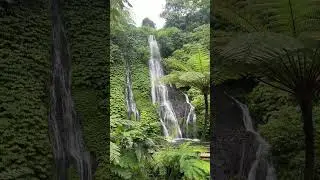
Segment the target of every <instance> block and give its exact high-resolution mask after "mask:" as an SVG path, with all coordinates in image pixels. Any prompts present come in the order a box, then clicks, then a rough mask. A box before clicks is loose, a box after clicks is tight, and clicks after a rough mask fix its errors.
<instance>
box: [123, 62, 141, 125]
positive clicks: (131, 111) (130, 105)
mask: <svg viewBox="0 0 320 180" xmlns="http://www.w3.org/2000/svg"><path fill="white" fill-rule="evenodd" d="M126 62H127V61H126ZM126 102H127V112H128V118H129V119H131V118H132V115H133V116H134V118H135V120H140V114H139V111H138V109H137V105H136V103H135V101H134V98H133V92H132V81H131V73H130V66H129V63H128V62H127V63H126Z"/></svg>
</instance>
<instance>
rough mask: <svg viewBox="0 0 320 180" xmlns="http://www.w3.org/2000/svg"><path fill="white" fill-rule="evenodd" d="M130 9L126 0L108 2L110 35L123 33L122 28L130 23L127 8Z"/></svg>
mask: <svg viewBox="0 0 320 180" xmlns="http://www.w3.org/2000/svg"><path fill="white" fill-rule="evenodd" d="M130 7H132V5H131V4H130V2H129V1H128V0H111V1H110V27H111V34H112V33H114V32H118V31H123V30H124V27H125V26H127V25H128V24H129V23H132V22H133V21H132V19H131V16H130V13H129V8H130Z"/></svg>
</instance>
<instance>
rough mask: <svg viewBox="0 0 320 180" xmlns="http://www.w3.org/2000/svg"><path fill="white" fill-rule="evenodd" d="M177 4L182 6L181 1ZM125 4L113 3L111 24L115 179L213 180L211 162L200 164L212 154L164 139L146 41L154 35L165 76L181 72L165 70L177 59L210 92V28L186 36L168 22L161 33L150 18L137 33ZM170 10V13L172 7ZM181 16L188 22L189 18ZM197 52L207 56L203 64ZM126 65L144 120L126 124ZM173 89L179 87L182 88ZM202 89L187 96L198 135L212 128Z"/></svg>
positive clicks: (200, 27)
mask: <svg viewBox="0 0 320 180" xmlns="http://www.w3.org/2000/svg"><path fill="white" fill-rule="evenodd" d="M177 2H178V3H180V4H183V2H182V1H181V2H179V1H177ZM190 2H191V1H190ZM126 3H127V1H121V0H120V1H113V2H111V9H112V12H111V17H112V19H111V24H112V25H114V28H113V29H112V30H111V31H112V32H111V37H110V39H111V54H110V59H111V67H110V93H111V94H110V95H111V97H110V111H111V118H110V122H111V127H110V128H111V141H110V162H111V172H112V173H111V179H137V180H138V179H139V180H141V179H146V180H147V179H159V180H162V179H172V180H173V179H186V180H192V179H199V180H201V179H203V180H205V179H208V178H209V162H207V161H204V160H201V158H200V152H204V151H206V150H207V148H205V147H203V146H201V145H194V144H190V143H182V144H181V145H175V144H172V143H170V142H168V141H167V140H166V139H165V137H164V135H163V132H162V126H161V124H160V121H159V114H158V111H157V109H158V106H157V105H153V103H152V99H151V84H150V77H149V76H150V75H149V67H148V60H149V58H150V50H149V49H150V48H149V45H148V41H147V40H148V36H149V35H155V37H156V39H157V41H158V44H159V47H160V51H161V52H160V53H161V55H162V57H165V58H167V59H164V61H163V64H164V65H165V67H166V69H165V71H166V74H168V73H170V72H174V70H175V69H176V68H174V67H172V66H166V65H169V64H170V62H171V60H172V59H175V60H176V61H178V62H180V63H181V64H185V63H191V64H193V66H192V67H191V66H190V67H189V68H193V69H192V70H191V69H188V70H187V71H190V72H194V73H196V72H199V73H200V74H201V75H204V76H205V78H206V79H205V81H206V84H205V85H203V83H202V81H203V80H202V78H199V79H195V80H194V84H197V85H200V84H201V85H203V86H206V87H208V83H209V80H208V77H209V51H208V47H209V41H207V38H206V36H207V35H208V34H209V26H208V23H209V22H208V21H204V23H202V24H198V25H196V26H194V27H193V28H190V29H189V30H188V31H187V30H186V29H181V28H180V27H179V26H176V25H177V24H174V23H173V24H172V25H169V24H170V23H171V22H170V20H169V19H166V20H167V25H166V27H165V28H162V29H159V30H156V29H154V27H156V24H154V22H152V21H151V20H150V19H147V18H145V19H144V20H143V22H141V23H142V26H141V27H135V26H133V25H130V22H131V20H130V16H129V15H128V13H127V8H126V7H125V6H123V5H124V4H126ZM207 5H209V1H208V2H207ZM167 6H168V7H167V8H169V6H170V3H169V4H168V5H167ZM181 8H184V7H181ZM206 8H209V6H206ZM180 16H181V18H183V16H185V15H182V14H181V15H180ZM192 23H196V22H195V21H194V22H192V21H190V24H192ZM205 23H206V24H205ZM187 24H188V23H187ZM191 49H194V50H197V51H196V52H195V51H191ZM198 50H201V51H202V54H201V55H202V56H201V57H200V58H199V57H198V56H199V52H198ZM179 54H180V55H182V54H183V56H179ZM196 55H197V56H196ZM192 62H193V63H192ZM202 62H203V65H202V64H201V63H202ZM199 63H200V64H199ZM126 64H129V68H130V71H131V81H132V91H133V95H134V100H135V103H136V106H137V109H138V110H139V112H140V116H141V119H140V120H139V121H135V120H127V119H128V117H127V116H128V115H127V107H126V97H125V83H126ZM197 68H198V69H197ZM199 68H200V69H199ZM201 68H203V70H201ZM175 72H176V71H175ZM186 73H187V72H186ZM180 83H181V82H180ZM172 84H174V85H176V86H177V87H179V82H172ZM198 87H200V86H195V87H189V88H190V89H189V90H188V91H185V90H184V91H185V93H187V94H188V95H189V97H190V101H191V103H193V104H194V106H195V107H196V113H197V123H198V124H197V125H199V131H198V133H199V134H203V132H204V130H205V129H204V127H205V128H207V127H208V126H206V124H205V123H206V122H205V121H204V114H205V113H204V109H205V106H204V104H205V103H204V102H205V101H204V98H203V95H202V91H201V90H203V88H201V89H199V90H198V89H195V88H198ZM206 97H207V96H206ZM206 112H207V113H208V111H206ZM206 138H207V137H206ZM105 159H107V157H105Z"/></svg>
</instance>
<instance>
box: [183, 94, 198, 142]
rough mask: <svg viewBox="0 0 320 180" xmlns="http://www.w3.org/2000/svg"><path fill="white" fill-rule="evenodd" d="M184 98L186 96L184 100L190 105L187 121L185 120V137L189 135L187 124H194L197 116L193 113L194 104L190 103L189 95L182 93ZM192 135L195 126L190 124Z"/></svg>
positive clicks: (194, 132) (194, 131)
mask: <svg viewBox="0 0 320 180" xmlns="http://www.w3.org/2000/svg"><path fill="white" fill-rule="evenodd" d="M183 94H184V96H185V98H186V102H187V103H188V104H189V106H190V109H189V112H188V116H187V122H186V128H187V137H189V134H190V132H189V125H190V124H191V125H194V124H196V120H197V117H196V113H195V108H194V106H193V105H192V104H191V103H190V101H189V97H188V95H187V94H185V93H183ZM191 132H192V135H193V136H195V135H196V126H192V130H191Z"/></svg>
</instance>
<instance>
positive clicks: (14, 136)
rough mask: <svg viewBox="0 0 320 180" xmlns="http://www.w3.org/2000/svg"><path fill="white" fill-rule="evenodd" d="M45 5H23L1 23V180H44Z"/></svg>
mask: <svg viewBox="0 0 320 180" xmlns="http://www.w3.org/2000/svg"><path fill="white" fill-rule="evenodd" d="M48 7H49V5H48V2H47V1H33V2H23V3H20V4H16V5H13V6H12V7H10V8H9V9H8V10H7V11H5V12H4V11H3V12H1V13H2V15H3V16H1V18H0V24H1V26H0V31H1V32H2V33H1V36H0V57H1V58H0V60H1V63H0V71H1V76H0V83H1V86H0V134H1V138H0V157H1V158H0V162H1V163H0V179H15V180H16V179H49V178H50V177H52V175H51V168H52V167H51V165H52V155H51V154H52V153H51V146H50V143H49V138H48V98H47V97H48V94H47V91H48V89H47V88H46V87H47V82H48V80H49V72H50V63H49V62H50V59H49V55H50V52H49V49H50V48H49V42H50V21H49V11H48Z"/></svg>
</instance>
